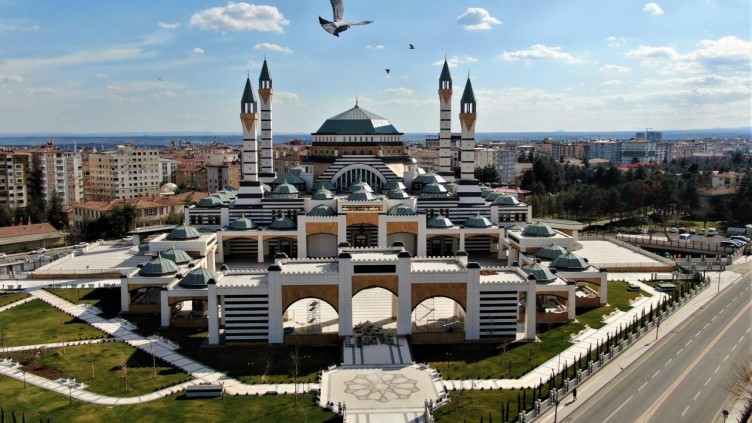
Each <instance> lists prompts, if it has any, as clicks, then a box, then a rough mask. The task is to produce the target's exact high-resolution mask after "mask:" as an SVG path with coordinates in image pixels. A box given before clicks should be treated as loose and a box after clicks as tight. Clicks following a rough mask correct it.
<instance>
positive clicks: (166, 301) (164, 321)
mask: <svg viewBox="0 0 752 423" xmlns="http://www.w3.org/2000/svg"><path fill="white" fill-rule="evenodd" d="M167 294H168V291H167V288H162V291H161V292H160V293H159V298H160V300H159V316H160V325H161V326H162V327H163V328H167V327H170V297H169V296H168V295H167Z"/></svg>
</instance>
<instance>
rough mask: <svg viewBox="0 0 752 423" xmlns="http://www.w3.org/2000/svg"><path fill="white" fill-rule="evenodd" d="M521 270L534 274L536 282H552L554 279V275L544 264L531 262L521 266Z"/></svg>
mask: <svg viewBox="0 0 752 423" xmlns="http://www.w3.org/2000/svg"><path fill="white" fill-rule="evenodd" d="M522 270H524V271H525V273H527V274H528V275H533V276H535V281H536V282H553V281H554V280H556V275H554V274H553V273H551V271H550V270H548V268H547V267H546V266H542V265H541V264H540V263H532V264H528V265H527V266H523V267H522Z"/></svg>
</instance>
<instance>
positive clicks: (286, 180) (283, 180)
mask: <svg viewBox="0 0 752 423" xmlns="http://www.w3.org/2000/svg"><path fill="white" fill-rule="evenodd" d="M298 175H300V174H299V173H295V172H293V171H288V172H285V173H283V174H282V175H280V176H278V177H277V178H275V179H274V180H273V181H272V185H279V184H293V185H300V184H305V180H304V179H303V178H301V177H300V176H298Z"/></svg>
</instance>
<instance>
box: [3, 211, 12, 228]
mask: <svg viewBox="0 0 752 423" xmlns="http://www.w3.org/2000/svg"><path fill="white" fill-rule="evenodd" d="M12 224H13V217H12V216H11V214H10V213H9V212H8V209H6V208H5V207H0V226H10V225H12Z"/></svg>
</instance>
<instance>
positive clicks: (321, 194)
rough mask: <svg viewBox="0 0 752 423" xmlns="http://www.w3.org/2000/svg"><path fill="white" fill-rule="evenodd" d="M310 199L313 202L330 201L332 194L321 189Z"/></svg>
mask: <svg viewBox="0 0 752 423" xmlns="http://www.w3.org/2000/svg"><path fill="white" fill-rule="evenodd" d="M311 198H312V199H314V200H331V199H332V198H334V194H332V192H331V191H329V190H328V189H326V188H324V187H321V188H319V189H318V190H316V191H315V192H314V193H313V195H312V196H311Z"/></svg>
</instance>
